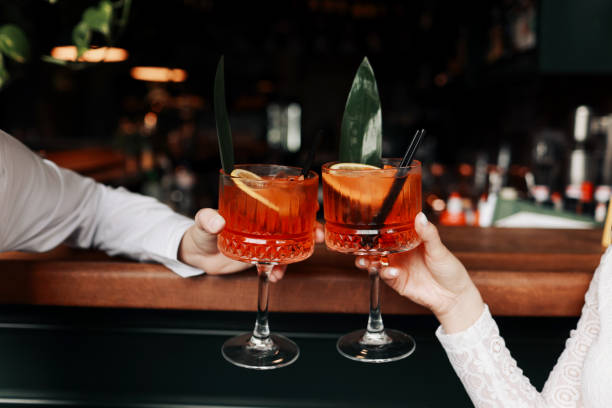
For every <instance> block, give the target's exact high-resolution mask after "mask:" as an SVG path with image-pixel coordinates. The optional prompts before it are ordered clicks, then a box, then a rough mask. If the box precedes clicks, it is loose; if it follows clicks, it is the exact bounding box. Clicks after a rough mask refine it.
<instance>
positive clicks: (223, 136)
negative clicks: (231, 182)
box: [214, 56, 234, 174]
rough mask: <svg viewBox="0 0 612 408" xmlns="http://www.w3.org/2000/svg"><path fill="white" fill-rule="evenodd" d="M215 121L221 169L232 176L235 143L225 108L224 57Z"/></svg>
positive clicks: (217, 81) (218, 79) (219, 70)
mask: <svg viewBox="0 0 612 408" xmlns="http://www.w3.org/2000/svg"><path fill="white" fill-rule="evenodd" d="M214 93H215V95H214V106H215V121H216V122H217V139H218V140H219V154H220V155H221V167H223V171H224V172H225V174H230V173H231V172H232V170H233V169H234V143H233V142H232V130H231V129H230V122H229V118H228V115H227V108H226V106H225V75H224V74H223V56H221V59H220V60H219V64H218V65H217V74H216V75H215V91H214Z"/></svg>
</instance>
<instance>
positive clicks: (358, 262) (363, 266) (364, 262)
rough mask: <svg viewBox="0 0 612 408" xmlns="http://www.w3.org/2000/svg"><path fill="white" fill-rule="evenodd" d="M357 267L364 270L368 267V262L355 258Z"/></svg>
mask: <svg viewBox="0 0 612 408" xmlns="http://www.w3.org/2000/svg"><path fill="white" fill-rule="evenodd" d="M357 266H360V267H362V268H365V267H366V266H368V261H367V260H366V259H365V258H357Z"/></svg>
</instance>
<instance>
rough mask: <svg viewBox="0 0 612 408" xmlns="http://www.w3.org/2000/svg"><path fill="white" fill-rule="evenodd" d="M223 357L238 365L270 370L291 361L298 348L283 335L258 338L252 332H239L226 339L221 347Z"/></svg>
mask: <svg viewBox="0 0 612 408" xmlns="http://www.w3.org/2000/svg"><path fill="white" fill-rule="evenodd" d="M221 353H222V354H223V358H225V359H226V360H227V361H229V362H230V363H232V364H234V365H237V366H238V367H243V368H250V369H253V370H272V369H275V368H280V367H285V366H288V365H289V364H291V363H293V362H294V361H295V360H297V358H298V357H299V355H300V349H299V347H298V346H297V344H295V343H294V342H293V341H291V340H289V339H288V338H287V337H285V336H281V335H278V334H271V335H270V337H269V338H267V339H265V340H260V339H257V338H255V337H253V334H252V333H245V334H241V335H240V336H236V337H232V338H231V339H229V340H227V341H226V342H225V343H224V344H223V347H222V348H221Z"/></svg>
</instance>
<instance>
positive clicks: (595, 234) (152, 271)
mask: <svg viewBox="0 0 612 408" xmlns="http://www.w3.org/2000/svg"><path fill="white" fill-rule="evenodd" d="M440 234H441V236H442V238H443V241H444V242H445V244H446V245H447V246H448V247H449V248H450V249H451V250H452V251H453V253H455V254H456V255H457V257H458V258H459V259H460V260H461V261H462V262H463V263H464V264H465V266H466V268H467V269H468V271H469V272H470V274H471V276H472V278H473V279H474V281H475V282H476V285H477V286H478V287H479V289H480V291H481V292H482V295H483V297H484V299H485V302H487V303H488V304H489V306H490V307H491V310H492V312H493V313H494V314H496V315H505V316H577V315H579V314H580V309H581V307H582V304H583V297H584V293H585V292H586V289H587V287H588V285H589V282H590V280H591V278H592V276H593V272H594V270H595V268H596V267H597V264H598V263H599V258H600V256H601V254H602V252H603V249H602V247H601V244H600V238H601V231H599V230H540V229H497V228H489V229H481V228H456V227H455V228H448V227H447V228H441V229H440ZM353 261H354V257H353V256H349V255H341V254H337V253H333V252H330V251H328V250H327V249H326V248H325V246H324V245H318V246H317V248H316V251H315V253H314V255H313V256H312V257H311V258H310V259H308V260H307V261H304V262H301V263H298V264H293V265H290V266H289V268H288V271H287V274H286V276H285V278H284V279H283V280H282V281H281V282H279V283H277V284H275V285H274V286H273V288H272V294H271V298H270V310H271V311H273V312H298V313H366V312H367V308H368V291H369V280H368V277H367V273H365V272H363V271H358V270H357V269H355V268H354V266H353ZM256 287H257V277H256V274H255V273H254V271H253V270H252V269H251V270H249V271H246V272H243V273H239V274H234V275H231V276H230V275H228V276H207V275H203V276H198V277H194V278H188V279H185V278H181V277H179V276H177V275H175V274H174V273H172V272H170V271H169V270H168V269H166V268H165V267H163V266H161V265H155V264H145V263H137V262H131V261H127V260H125V259H116V258H109V257H107V256H106V255H104V254H101V253H99V252H92V251H77V250H71V249H68V248H65V247H62V248H58V249H56V250H55V251H52V252H50V253H46V254H36V255H31V254H20V253H4V254H0V303H4V304H30V305H55V306H86V307H120V308H150V309H189V310H224V311H254V310H255V309H256V293H257V291H256ZM382 296H383V300H382V308H383V313H384V314H425V313H429V312H428V311H427V310H426V309H424V308H422V307H420V306H418V305H416V304H414V303H412V302H410V301H409V300H407V299H404V298H402V297H401V296H399V295H397V294H396V293H395V292H393V291H392V290H391V289H389V288H388V287H386V286H385V285H383V295H382Z"/></svg>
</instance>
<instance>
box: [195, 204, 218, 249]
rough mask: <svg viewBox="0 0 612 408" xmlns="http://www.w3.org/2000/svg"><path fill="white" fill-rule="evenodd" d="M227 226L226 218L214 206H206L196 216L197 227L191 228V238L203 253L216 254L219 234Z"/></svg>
mask: <svg viewBox="0 0 612 408" xmlns="http://www.w3.org/2000/svg"><path fill="white" fill-rule="evenodd" d="M223 227H225V219H223V217H222V216H220V215H219V213H218V212H217V211H216V210H213V209H212V208H204V209H202V210H200V211H198V213H197V214H196V216H195V228H191V229H190V231H191V238H192V239H193V242H194V244H195V246H196V247H197V249H198V252H200V253H201V255H209V254H216V253H218V252H219V249H218V248H217V234H219V232H221V230H222V229H223Z"/></svg>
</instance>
